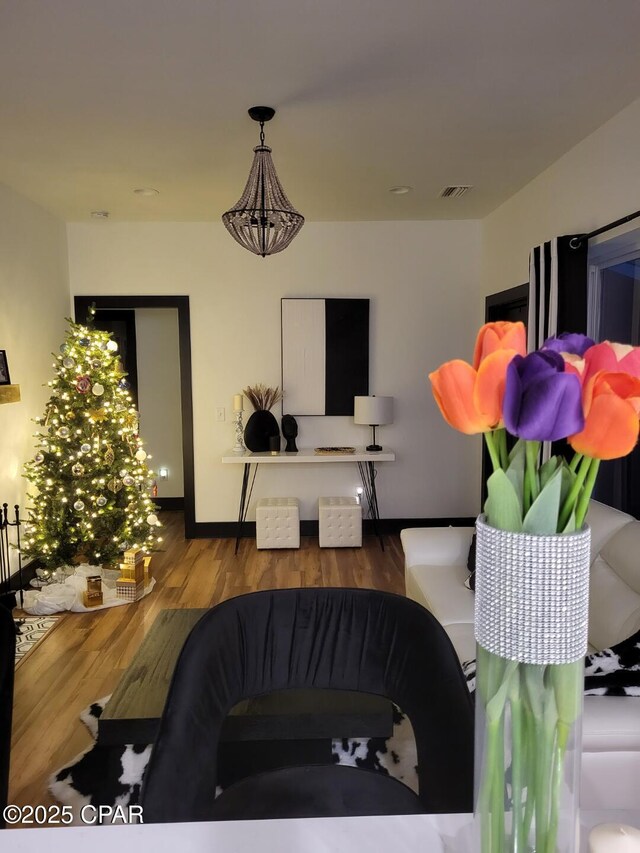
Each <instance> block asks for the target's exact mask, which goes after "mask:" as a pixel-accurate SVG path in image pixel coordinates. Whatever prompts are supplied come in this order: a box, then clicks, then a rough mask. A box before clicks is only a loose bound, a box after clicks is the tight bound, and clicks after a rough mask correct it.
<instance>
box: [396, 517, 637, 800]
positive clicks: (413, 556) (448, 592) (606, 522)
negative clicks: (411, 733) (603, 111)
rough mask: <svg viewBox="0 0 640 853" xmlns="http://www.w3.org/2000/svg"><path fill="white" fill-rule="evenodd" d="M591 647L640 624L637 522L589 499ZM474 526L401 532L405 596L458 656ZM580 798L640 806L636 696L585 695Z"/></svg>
mask: <svg viewBox="0 0 640 853" xmlns="http://www.w3.org/2000/svg"><path fill="white" fill-rule="evenodd" d="M587 521H588V522H589V525H590V527H591V579H590V608H589V611H590V612H589V645H590V651H594V650H601V649H605V648H609V647H610V646H612V645H615V644H616V643H618V642H620V641H621V640H624V639H626V638H627V637H628V636H630V635H631V634H633V633H634V632H635V631H637V630H638V629H640V521H636V520H635V519H634V518H632V517H631V516H630V515H626V514H625V513H623V512H618V510H614V509H611V508H610V507H607V506H605V505H604V504H601V503H598V502H597V501H591V505H590V507H589V514H588V517H587ZM473 531H474V529H473V528H472V527H424V528H410V529H406V530H403V531H402V532H401V534H400V538H401V540H402V547H403V549H404V555H405V583H406V593H407V596H408V597H409V598H412V599H414V600H415V601H418V602H419V603H420V604H422V605H423V606H424V607H426V608H427V609H428V610H430V611H431V612H432V613H433V614H434V616H436V618H437V619H438V620H439V621H440V622H441V623H442V625H443V626H444V628H445V630H446V631H447V633H448V635H449V637H450V638H451V641H452V643H453V645H454V647H455V649H456V652H457V653H458V656H459V658H460V660H461V661H465V660H470V659H472V658H475V639H474V632H473V617H474V593H473V592H471V591H470V590H468V589H466V587H465V586H464V582H465V580H466V578H467V577H468V574H469V573H468V570H467V556H468V552H469V546H470V544H471V537H472V534H473ZM582 732H583V757H582V781H581V796H580V802H581V806H582V808H585V809H622V808H624V809H637V808H638V805H639V804H640V698H638V697H624V696H586V697H585V702H584V717H583V727H582Z"/></svg>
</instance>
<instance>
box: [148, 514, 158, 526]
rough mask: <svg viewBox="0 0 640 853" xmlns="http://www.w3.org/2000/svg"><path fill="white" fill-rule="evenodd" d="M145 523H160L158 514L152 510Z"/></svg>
mask: <svg viewBox="0 0 640 853" xmlns="http://www.w3.org/2000/svg"><path fill="white" fill-rule="evenodd" d="M147 524H151V525H154V524H160V522H159V521H158V516H157V515H156V514H155V513H154V512H152V513H151V515H148V516H147Z"/></svg>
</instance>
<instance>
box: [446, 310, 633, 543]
mask: <svg viewBox="0 0 640 853" xmlns="http://www.w3.org/2000/svg"><path fill="white" fill-rule="evenodd" d="M429 379H430V380H431V384H432V387H433V394H434V397H435V399H436V402H437V403H438V406H439V407H440V411H441V412H442V415H443V417H444V419H445V420H446V421H447V423H448V424H450V425H451V426H452V427H454V428H455V429H458V430H460V432H463V433H466V434H467V435H473V434H476V433H482V434H483V435H484V438H485V441H486V444H487V448H488V449H489V454H490V456H491V461H492V464H493V473H492V474H491V476H490V477H489V479H488V481H487V494H488V497H487V501H486V503H485V507H484V511H485V516H486V520H487V523H488V524H490V525H492V526H493V527H497V528H499V529H501V530H510V531H513V532H520V531H523V532H528V533H537V534H551V533H569V532H572V531H574V530H576V529H579V528H580V527H581V526H582V523H583V522H584V518H585V515H586V512H587V508H588V505H589V498H590V497H591V492H592V491H593V486H594V484H595V479H596V475H597V473H598V466H599V465H600V460H602V459H617V458H618V457H621V456H626V455H627V454H628V453H630V452H631V451H632V450H633V448H634V447H635V445H636V442H637V440H638V428H639V422H640V347H631V346H626V345H623V344H612V343H609V342H605V343H601V344H595V343H594V342H593V341H592V340H591V338H588V337H586V336H585V335H579V334H562V335H559V336H558V337H557V338H549V340H547V341H545V344H544V346H543V347H542V348H541V349H539V350H536V351H535V352H532V353H529V354H528V355H527V354H526V342H525V329H524V325H523V324H522V323H507V322H498V323H487V324H485V325H484V326H483V327H482V328H481V329H480V332H479V333H478V338H477V340H476V346H475V352H474V357H473V365H471V364H468V363H467V362H465V361H461V360H458V359H456V360H454V361H449V362H447V363H446V364H443V365H442V367H439V368H438V370H436V371H434V372H433V373H431V374H430V375H429ZM507 433H509V434H510V435H511V436H514V437H515V438H517V439H518V441H517V442H516V444H515V445H514V447H513V448H512V449H511V451H510V452H507V446H508V445H507ZM563 438H566V439H567V440H568V442H569V444H570V445H571V447H572V448H573V450H574V456H573V458H572V460H571V462H570V463H568V462H567V461H566V460H565V459H564V458H563V457H560V456H552V457H551V458H550V459H548V460H547V461H546V462H544V464H541V463H540V447H541V442H543V441H558V440H559V439H563Z"/></svg>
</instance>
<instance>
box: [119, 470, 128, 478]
mask: <svg viewBox="0 0 640 853" xmlns="http://www.w3.org/2000/svg"><path fill="white" fill-rule="evenodd" d="M118 476H119V477H126V476H127V469H126V468H121V469H120V471H118Z"/></svg>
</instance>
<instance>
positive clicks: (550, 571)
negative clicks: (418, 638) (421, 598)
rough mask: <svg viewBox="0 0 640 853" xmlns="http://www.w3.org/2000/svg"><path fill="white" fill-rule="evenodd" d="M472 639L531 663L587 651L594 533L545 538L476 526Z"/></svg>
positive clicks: (577, 655)
mask: <svg viewBox="0 0 640 853" xmlns="http://www.w3.org/2000/svg"><path fill="white" fill-rule="evenodd" d="M476 531H477V543H476V548H477V550H476V593H475V636H476V641H477V642H478V643H479V644H480V645H481V646H482V647H483V648H485V649H486V650H487V651H489V652H491V653H492V654H495V655H499V656H500V657H502V658H506V659H507V660H513V661H519V662H520V663H531V664H564V663H573V662H574V661H577V660H579V659H580V658H582V657H584V655H585V654H586V652H587V628H588V615H589V555H590V543H591V531H590V530H589V528H588V527H584V528H583V529H582V530H580V531H578V532H576V533H565V534H554V535H550V536H541V535H536V534H530V533H510V532H508V531H506V530H497V529H496V528H495V527H491V526H490V525H488V524H486V523H485V521H484V516H480V518H478V520H477V522H476Z"/></svg>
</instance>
